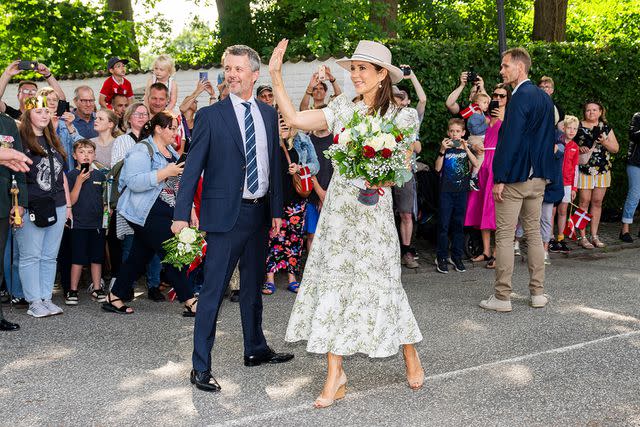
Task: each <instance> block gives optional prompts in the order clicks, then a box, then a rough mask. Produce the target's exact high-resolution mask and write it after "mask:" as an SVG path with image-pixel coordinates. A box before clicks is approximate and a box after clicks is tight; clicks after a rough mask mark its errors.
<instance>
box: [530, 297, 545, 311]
mask: <svg viewBox="0 0 640 427" xmlns="http://www.w3.org/2000/svg"><path fill="white" fill-rule="evenodd" d="M548 302H549V295H547V294H542V295H531V301H529V305H530V306H531V307H533V308H542V307H544V306H545V305H547V303H548Z"/></svg>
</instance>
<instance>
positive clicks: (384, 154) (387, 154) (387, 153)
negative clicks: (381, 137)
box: [380, 148, 392, 159]
mask: <svg viewBox="0 0 640 427" xmlns="http://www.w3.org/2000/svg"><path fill="white" fill-rule="evenodd" d="M391 154H392V153H391V150H389V149H388V148H383V149H382V151H380V155H381V156H382V157H384V158H385V159H388V158H389V157H391Z"/></svg>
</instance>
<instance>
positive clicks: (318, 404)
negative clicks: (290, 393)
mask: <svg viewBox="0 0 640 427" xmlns="http://www.w3.org/2000/svg"><path fill="white" fill-rule="evenodd" d="M346 393H347V376H346V375H345V373H344V371H343V372H342V375H340V380H339V381H338V384H337V388H336V391H335V393H334V394H333V398H331V399H325V398H322V397H319V396H318V398H317V399H316V401H315V402H313V407H314V408H316V409H322V408H326V407H328V406H331V405H333V404H334V403H335V401H336V400H340V399H342V398H344V396H345V394H346Z"/></svg>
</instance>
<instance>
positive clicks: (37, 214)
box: [29, 147, 58, 227]
mask: <svg viewBox="0 0 640 427" xmlns="http://www.w3.org/2000/svg"><path fill="white" fill-rule="evenodd" d="M47 153H48V157H49V168H50V169H49V170H50V171H51V190H50V194H47V195H45V196H42V197H39V198H37V199H33V200H31V201H30V202H29V220H31V222H33V223H34V224H35V225H36V227H49V226H50V225H53V224H55V223H56V222H57V221H58V215H57V214H56V201H55V199H54V198H53V191H54V190H55V185H56V181H55V171H56V170H55V168H54V166H53V152H52V150H49V148H48V147H47Z"/></svg>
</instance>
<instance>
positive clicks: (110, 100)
mask: <svg viewBox="0 0 640 427" xmlns="http://www.w3.org/2000/svg"><path fill="white" fill-rule="evenodd" d="M127 62H128V61H127V60H126V59H121V58H118V57H114V58H111V59H110V60H109V61H108V63H107V65H106V68H107V69H108V71H109V73H110V76H109V77H108V78H107V79H106V80H105V82H104V84H103V86H102V89H101V90H100V93H99V94H98V96H97V97H96V94H95V93H94V91H93V90H92V89H91V88H90V87H89V86H86V85H81V86H78V87H77V88H76V89H75V90H74V93H73V100H72V101H73V105H74V107H75V108H72V107H71V103H70V102H68V100H67V94H65V93H64V91H63V90H62V88H61V86H60V85H59V83H58V81H57V80H56V78H55V77H54V76H53V75H52V73H51V71H50V70H49V69H48V68H47V67H46V66H45V65H44V64H36V65H34V67H35V68H33V71H35V72H36V73H39V74H40V75H41V76H42V79H43V80H44V81H45V82H46V85H39V84H38V83H36V82H35V81H28V80H23V81H21V82H20V83H19V84H18V95H17V108H14V107H12V106H11V105H8V104H7V100H5V99H4V98H3V95H4V91H5V89H6V87H7V85H8V83H9V82H10V80H11V79H12V78H13V77H14V76H16V75H17V74H19V73H20V72H21V71H22V69H21V68H22V63H23V62H21V61H15V62H12V63H11V64H9V66H8V67H7V68H6V70H5V71H4V73H3V74H2V76H0V112H2V113H5V114H6V116H5V115H2V120H1V121H0V143H2V146H3V147H13V148H16V149H18V150H23V151H24V152H25V153H26V154H27V155H28V156H29V157H30V158H31V160H32V161H33V165H32V167H31V169H30V171H29V172H28V173H25V174H23V173H14V174H9V173H7V174H6V175H7V179H4V180H0V185H1V186H2V188H0V194H1V196H0V209H1V210H2V211H1V212H0V218H5V219H3V220H1V221H0V247H2V248H5V256H4V263H0V272H1V271H4V287H5V288H6V291H5V292H4V294H3V296H4V297H5V299H8V300H10V301H11V303H12V304H13V305H14V306H17V307H24V308H28V311H27V313H28V314H30V315H32V316H34V317H46V316H50V315H54V314H59V313H62V311H63V310H62V308H60V307H59V306H58V305H56V304H55V303H53V302H52V292H53V287H54V282H55V279H56V274H57V273H58V274H59V283H60V286H61V287H62V289H63V292H64V304H66V305H77V304H78V303H79V300H80V299H81V298H80V294H79V289H80V288H81V283H80V282H81V280H82V277H83V271H84V268H85V267H88V276H87V277H88V279H87V281H88V285H83V286H87V288H88V294H89V296H90V297H91V298H92V299H94V300H96V301H99V302H103V303H105V305H103V308H105V309H106V310H109V311H115V312H127V313H128V312H130V311H128V310H129V309H128V308H127V307H126V306H125V305H124V303H123V301H126V300H127V299H131V298H133V286H134V284H135V282H136V280H137V279H138V276H139V275H140V274H142V273H144V274H145V275H146V283H147V286H148V297H149V298H150V299H152V300H154V301H163V300H165V299H166V298H167V295H166V294H167V293H166V291H167V290H168V289H172V291H171V292H170V293H169V294H168V295H169V296H170V297H172V298H173V297H177V298H178V299H179V300H180V301H181V302H183V303H184V311H183V315H184V316H186V317H192V316H193V315H194V313H195V311H196V310H197V295H198V290H199V287H200V286H201V285H202V283H201V281H202V274H201V272H200V271H199V268H201V267H199V268H196V269H195V270H194V271H192V272H190V274H189V275H188V276H187V275H185V274H183V273H181V272H179V271H177V270H176V269H175V268H174V267H171V266H167V265H164V264H162V263H161V261H162V257H163V255H164V252H163V249H162V242H163V241H164V239H165V238H166V236H165V234H163V233H165V232H166V230H167V227H166V224H167V221H169V223H170V221H171V219H172V216H173V206H174V205H175V198H176V192H177V191H178V185H177V184H178V181H179V176H180V174H181V171H182V167H183V166H184V156H185V155H188V152H189V147H190V144H191V137H192V133H193V131H194V126H195V124H196V120H195V119H196V115H197V111H198V108H199V107H198V98H199V97H200V95H201V94H203V93H207V94H208V95H209V98H208V99H209V104H213V103H215V102H219V101H220V100H223V99H225V98H226V97H227V96H228V89H227V87H226V82H225V81H224V79H221V80H219V81H218V84H213V83H212V82H211V81H209V79H208V77H207V75H206V74H204V75H201V78H200V79H199V80H198V82H197V84H196V87H195V89H194V91H193V92H192V93H191V94H189V95H187V96H186V97H183V98H182V100H181V96H180V94H179V93H178V86H177V84H176V82H175V80H174V74H175V72H176V70H175V67H174V64H173V60H172V59H171V58H170V57H169V56H167V55H160V56H159V57H158V58H157V59H156V60H155V61H154V63H153V66H152V73H151V77H150V78H149V79H148V81H147V84H146V87H145V90H144V95H143V96H142V99H141V101H138V100H136V98H135V94H134V91H133V88H132V85H131V83H130V82H129V81H128V80H127V78H126V65H127ZM401 68H402V69H403V71H404V74H405V82H411V90H413V91H415V93H416V94H417V97H418V102H417V104H416V105H415V108H416V110H417V114H418V117H419V118H420V120H421V121H422V118H423V117H424V111H425V106H426V101H427V99H426V95H425V93H424V91H423V89H422V87H421V85H420V83H419V82H418V79H417V78H416V76H415V74H414V73H413V71H412V70H411V68H410V67H409V66H406V65H405V66H401ZM39 86H40V87H39ZM538 86H539V87H540V88H541V89H542V90H544V91H545V92H546V93H547V94H548V95H549V96H550V97H553V93H554V82H553V80H552V79H551V78H549V77H543V78H542V79H540V81H539V83H538ZM468 87H469V88H470V90H469V102H462V103H459V101H458V100H459V99H460V98H461V96H462V94H463V92H464V91H465V90H466V88H468ZM341 92H342V89H341V88H340V86H339V84H338V83H337V81H336V79H335V77H334V76H333V75H332V74H331V70H330V69H329V68H328V67H326V66H324V65H323V66H321V67H320V68H319V69H318V71H317V72H316V73H314V74H313V75H312V76H311V79H310V81H309V85H308V86H307V89H306V90H305V94H304V96H303V98H302V100H301V102H300V107H299V108H300V110H306V109H311V108H316V109H317V108H323V107H324V106H326V104H327V103H328V102H330V100H331V98H332V97H334V96H336V95H339V94H340V93H341ZM409 92H410V88H409V87H403V86H402V85H400V86H395V87H394V88H393V97H394V99H395V101H396V103H397V104H398V105H399V106H401V107H402V108H413V107H411V106H410V105H411V100H410V96H409ZM255 95H256V98H257V99H258V100H260V101H262V102H264V103H267V104H270V105H273V101H274V97H273V91H272V89H271V87H270V86H268V85H263V86H259V87H258V88H257V90H256V94H255ZM510 97H511V88H510V87H508V86H505V85H504V84H498V85H496V86H495V87H494V88H493V90H491V91H487V90H486V88H485V85H484V80H483V79H482V77H481V76H479V75H477V74H475V73H473V72H463V73H462V74H461V75H460V84H459V86H458V87H457V88H456V89H455V90H454V91H453V92H452V93H451V94H450V96H449V97H448V98H447V100H446V107H447V108H448V110H449V111H450V112H451V114H452V118H451V120H449V122H448V124H447V127H446V137H445V138H444V139H443V140H442V141H441V142H439V143H438V144H437V145H438V146H439V150H438V151H437V154H436V161H435V168H434V170H435V171H436V172H437V173H438V174H439V176H440V184H439V196H438V197H439V201H438V202H439V203H437V205H438V217H439V228H438V245H437V246H438V247H437V258H436V269H437V271H439V272H441V273H447V272H448V271H449V265H453V266H454V268H455V269H456V270H457V271H465V265H464V263H463V254H464V250H463V244H464V243H463V242H464V239H463V230H464V227H474V228H476V229H479V230H480V233H481V236H482V253H480V254H479V255H478V256H476V257H474V258H472V261H473V262H484V263H486V266H487V268H495V257H494V251H493V250H492V248H491V241H492V239H491V234H492V232H494V231H495V228H496V225H495V206H494V200H493V195H492V188H493V171H492V163H493V154H494V152H495V149H496V145H497V141H498V135H499V132H500V126H501V124H502V121H503V120H504V116H505V109H506V107H507V105H508V103H509V100H510ZM180 100H181V102H180V103H179V102H178V101H180ZM434 108H435V107H434ZM576 116H581V117H580V118H578V117H576ZM9 117H10V118H11V119H9ZM555 123H556V126H557V141H556V144H555V148H554V151H555V157H556V162H557V175H558V177H559V178H558V180H556V181H554V182H551V183H550V184H548V185H547V189H546V191H545V197H544V203H543V207H542V215H541V220H540V221H541V233H542V238H543V242H544V245H545V251H547V252H568V251H570V250H571V248H570V246H569V245H567V239H568V236H565V233H564V230H565V226H566V222H567V215H568V214H570V213H571V212H572V211H573V210H574V208H576V207H580V208H581V209H582V210H584V211H588V212H589V213H590V214H591V215H592V219H591V222H590V224H589V227H590V233H589V234H590V235H589V237H587V234H586V230H584V229H583V230H579V234H580V235H579V237H578V244H579V245H580V246H582V247H583V248H586V249H593V248H594V247H604V246H605V245H606V244H605V242H604V241H603V239H602V238H601V237H600V235H599V233H598V230H599V225H600V217H601V212H602V203H603V199H604V197H605V194H606V191H607V188H609V187H610V185H611V181H612V176H611V175H612V174H611V155H612V154H615V153H617V152H618V150H619V145H618V141H617V139H616V136H615V133H614V131H613V129H611V127H610V126H609V124H608V123H607V120H606V110H605V108H604V106H603V105H602V104H601V103H600V102H598V101H587V102H586V103H585V104H584V108H583V110H582V111H580V112H575V115H565V113H564V111H563V110H562V108H561V107H560V106H558V105H557V104H555ZM443 136H444V135H443ZM629 136H630V140H631V142H630V145H629V151H628V165H627V174H628V179H629V193H628V197H627V201H626V203H625V206H624V211H623V218H622V223H623V225H622V229H621V232H620V236H619V237H620V239H621V240H622V241H623V242H631V241H632V240H633V238H632V237H631V234H630V230H629V225H630V224H631V223H632V222H633V217H634V213H635V209H636V207H637V205H638V201H639V199H640V150H639V149H638V143H639V142H640V113H637V114H636V115H635V116H634V117H633V120H632V123H631V126H630V131H629ZM280 137H281V147H282V159H283V161H282V164H283V168H282V171H281V173H282V175H283V183H284V184H283V185H284V189H283V190H284V212H285V214H284V218H283V224H282V229H281V231H280V232H279V233H277V234H276V235H272V236H270V242H269V248H268V255H267V258H266V260H265V280H264V285H263V288H262V293H263V294H265V295H269V294H273V293H274V292H275V291H276V286H275V283H276V280H275V274H277V273H278V272H286V274H287V276H288V277H287V289H288V290H289V291H291V292H297V290H298V287H299V280H300V279H301V274H302V271H301V266H302V264H303V259H304V257H303V254H304V252H305V251H308V250H310V248H311V247H312V245H313V237H314V233H315V229H316V225H317V222H318V218H319V216H320V213H321V211H322V204H323V201H324V198H325V195H326V191H327V188H328V185H329V183H330V180H331V175H332V173H333V168H332V165H331V162H330V161H329V160H327V159H326V158H325V156H324V154H323V152H324V151H325V150H327V149H328V147H329V146H330V144H332V143H333V135H332V134H331V133H330V132H329V131H328V130H326V129H325V130H319V131H314V132H310V133H308V134H307V133H303V132H300V131H298V130H296V129H294V128H291V127H289V126H288V125H287V124H286V123H285V122H284V121H282V120H281V122H280ZM419 140H420V138H418V141H417V142H416V143H414V144H413V145H412V147H411V149H412V156H413V159H414V160H416V159H417V156H418V155H419V154H420V152H421V150H422V145H421V144H420V142H419ZM434 145H435V144H434ZM412 164H413V165H415V164H416V162H415V161H414V162H412ZM0 169H4V168H0ZM4 172H6V171H3V176H4ZM414 172H416V171H414ZM294 174H299V175H304V174H306V175H308V176H306V178H307V179H308V180H309V181H310V182H311V183H312V190H311V191H310V192H309V191H307V192H301V191H298V189H296V187H295V186H294V185H293V184H292V180H291V176H292V175H294ZM303 178H304V177H303ZM12 188H13V189H14V192H15V190H16V189H17V190H18V197H17V200H16V202H14V201H11V200H10V199H9V194H10V190H11V189H12ZM200 193H201V191H200V192H199V194H200ZM417 193H418V188H417V182H416V179H415V177H414V179H412V180H410V181H409V182H408V183H406V184H405V185H404V186H403V187H396V188H394V189H393V196H394V207H395V211H396V213H397V214H398V233H399V237H400V246H401V262H402V264H403V265H404V266H406V267H407V268H417V267H419V264H418V261H417V259H418V258H417V254H416V251H415V249H414V248H413V246H412V236H413V235H414V224H415V222H416V220H419V219H420V217H421V215H424V214H425V212H421V210H420V208H419V206H418V203H417ZM199 194H197V195H196V200H195V201H194V212H193V213H192V219H193V221H192V222H193V223H196V224H197V218H198V206H199V203H200V202H199V200H198V199H199V197H200V195H199ZM5 196H6V200H5ZM576 197H578V201H577V203H576V201H575V198H576ZM20 217H22V221H20V220H19V219H17V218H20ZM554 227H555V230H554ZM161 230H162V231H161ZM163 236H164V237H163ZM520 236H521V233H519V230H514V251H515V252H516V253H517V252H518V251H519V237H520ZM449 253H450V254H451V256H449ZM547 258H548V256H547ZM105 266H106V268H107V270H108V274H105V273H106V272H105V271H103V270H104V268H103V267H105ZM2 267H3V268H2ZM103 277H110V278H111V279H110V280H106V283H105V280H103ZM116 277H118V280H117V281H116V280H115V278H116ZM114 282H115V285H114ZM114 286H115V288H116V289H112V288H113V287H114ZM112 291H113V292H112ZM116 295H120V297H116ZM122 295H127V297H122ZM230 298H231V300H232V301H237V300H238V287H237V280H232V286H231V292H230ZM120 300H122V301H120Z"/></svg>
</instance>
